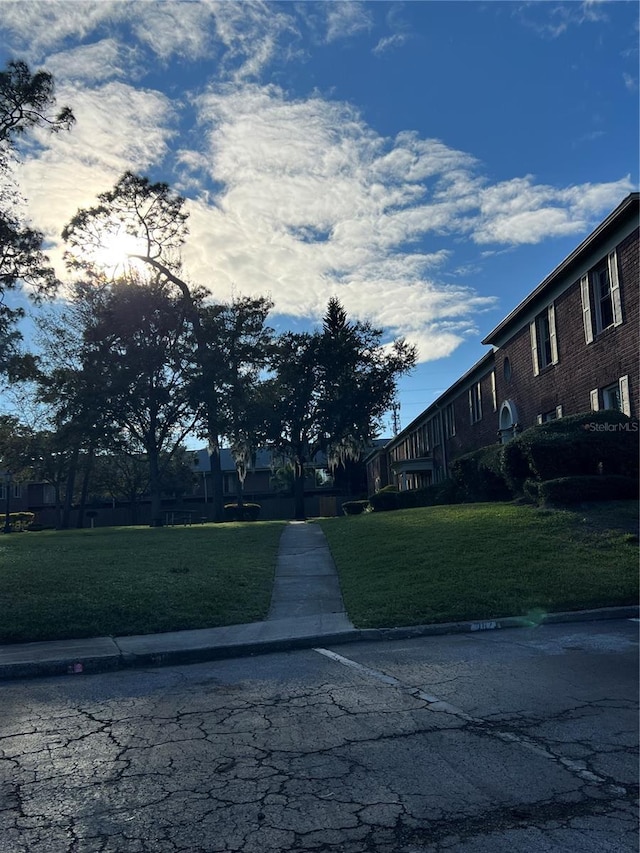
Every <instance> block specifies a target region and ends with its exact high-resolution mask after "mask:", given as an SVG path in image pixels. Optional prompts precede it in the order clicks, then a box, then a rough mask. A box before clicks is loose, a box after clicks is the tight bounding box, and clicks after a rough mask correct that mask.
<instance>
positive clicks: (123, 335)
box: [79, 281, 197, 526]
mask: <svg viewBox="0 0 640 853" xmlns="http://www.w3.org/2000/svg"><path fill="white" fill-rule="evenodd" d="M79 294H80V296H81V297H82V298H84V299H85V300H87V302H88V310H87V311H86V316H87V326H86V328H85V332H84V349H83V361H84V365H85V368H86V370H87V371H88V372H89V374H90V375H91V376H93V377H97V381H98V384H99V387H100V396H101V408H102V417H103V418H104V421H105V424H106V426H107V428H108V430H109V441H110V445H111V446H112V447H119V448H121V449H123V450H126V451H127V452H129V453H144V454H146V458H147V460H148V464H149V489H150V493H151V518H152V525H154V526H160V525H161V524H162V518H161V491H162V459H163V457H166V458H171V457H172V456H173V455H174V454H175V453H176V452H177V451H178V449H179V447H180V445H181V443H182V441H183V439H184V438H185V436H186V435H187V434H188V433H189V432H191V430H192V429H193V427H194V422H195V418H196V417H197V413H195V414H194V412H193V409H192V406H191V400H190V397H189V382H190V378H191V370H192V368H191V356H192V352H193V341H192V338H191V335H190V332H189V329H188V327H187V326H186V325H185V323H184V318H183V316H182V307H183V306H182V301H181V300H180V299H176V298H175V297H174V296H172V295H171V294H170V293H167V291H166V289H165V288H164V287H163V285H162V282H158V281H154V282H150V283H145V284H142V283H139V282H134V281H116V282H113V283H112V284H110V285H105V286H104V287H103V288H102V289H100V290H96V289H95V288H92V287H84V288H81V289H80V291H79Z"/></svg>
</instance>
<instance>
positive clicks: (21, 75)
mask: <svg viewBox="0 0 640 853" xmlns="http://www.w3.org/2000/svg"><path fill="white" fill-rule="evenodd" d="M54 107H55V92H54V81H53V77H52V76H51V74H48V73H47V72H46V71H37V72H36V73H35V74H32V73H31V71H30V70H29V67H28V66H27V65H26V64H25V63H24V62H20V61H12V62H8V63H7V66H6V68H5V69H4V70H2V71H0V186H1V190H0V372H6V373H7V374H8V375H9V377H10V378H12V379H18V378H22V376H23V374H24V372H25V371H28V370H29V369H30V368H31V367H33V364H32V358H31V357H30V356H25V355H24V354H23V353H22V352H21V350H20V341H21V338H22V336H21V334H20V332H19V331H18V330H17V329H16V323H17V321H18V320H19V319H20V318H21V317H22V316H24V311H23V309H21V308H13V307H11V306H10V305H9V304H7V301H6V300H5V299H4V298H3V295H4V293H5V292H6V291H7V290H13V289H17V288H19V287H20V286H21V285H22V284H28V285H29V286H30V288H31V289H30V295H31V296H32V297H33V298H34V299H38V298H39V297H41V296H43V295H50V294H52V293H53V292H54V291H55V289H56V287H57V284H58V282H57V279H56V276H55V273H54V271H53V268H52V267H51V265H50V263H49V259H48V258H47V256H46V255H45V254H44V253H43V252H42V251H41V249H42V243H43V239H44V238H43V235H42V234H41V233H40V232H39V231H36V230H34V229H33V228H29V227H28V226H27V225H25V224H24V222H23V221H21V220H22V213H21V209H20V207H21V206H20V194H19V192H18V191H17V189H16V188H15V186H14V185H13V181H12V176H11V159H12V157H13V152H14V149H15V147H16V143H17V140H18V139H19V138H20V137H21V136H22V135H23V134H25V133H26V132H27V131H29V130H31V129H32V128H34V127H38V126H39V127H48V128H49V129H50V130H52V131H54V132H56V131H58V130H63V129H68V128H69V127H70V126H71V124H72V123H73V121H74V118H73V113H72V112H71V110H70V109H69V108H68V107H64V108H63V109H61V110H59V111H58V112H57V113H56V112H52V110H53V109H54Z"/></svg>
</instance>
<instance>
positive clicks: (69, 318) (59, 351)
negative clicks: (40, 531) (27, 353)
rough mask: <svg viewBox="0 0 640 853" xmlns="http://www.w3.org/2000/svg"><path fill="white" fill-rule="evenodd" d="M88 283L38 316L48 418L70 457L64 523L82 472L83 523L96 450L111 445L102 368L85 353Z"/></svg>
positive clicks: (40, 389)
mask: <svg viewBox="0 0 640 853" xmlns="http://www.w3.org/2000/svg"><path fill="white" fill-rule="evenodd" d="M84 289H86V286H85V285H82V284H78V285H76V291H75V297H74V298H72V299H70V300H69V301H68V302H67V303H66V305H65V307H64V309H62V310H60V307H59V306H56V308H55V310H54V309H52V310H51V311H49V312H46V313H41V314H40V316H39V317H38V318H37V319H36V324H37V326H38V329H39V336H38V344H39V348H40V354H39V357H38V363H37V369H36V371H35V377H36V379H35V381H36V391H37V396H38V400H39V402H40V404H42V405H44V406H45V416H46V423H47V426H48V428H49V429H50V431H52V432H53V433H54V434H56V435H57V436H59V441H60V442H61V446H62V448H63V450H64V453H63V457H64V458H65V459H67V460H68V465H67V467H66V468H65V469H64V470H65V473H66V484H65V489H64V506H63V508H62V511H61V514H60V518H59V526H60V527H62V528H63V529H66V528H67V527H68V526H69V522H70V515H71V508H72V504H73V502H74V500H75V499H76V498H77V489H76V479H77V477H78V475H81V477H82V480H81V487H80V491H79V504H80V506H79V512H78V527H82V526H83V518H84V505H85V503H86V498H87V494H88V490H89V484H90V478H91V473H92V468H93V462H94V456H95V453H96V451H99V450H100V449H103V450H104V449H106V448H108V447H110V442H109V431H108V426H107V423H106V421H105V417H104V407H103V402H102V379H101V373H100V372H96V371H92V369H91V363H90V361H89V360H87V359H86V358H85V357H84V347H85V341H84V332H85V329H86V327H87V326H88V325H90V323H91V322H92V314H91V309H90V307H89V306H90V305H91V303H92V300H91V299H85V298H84V296H83V291H84Z"/></svg>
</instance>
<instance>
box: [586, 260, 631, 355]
mask: <svg viewBox="0 0 640 853" xmlns="http://www.w3.org/2000/svg"><path fill="white" fill-rule="evenodd" d="M580 296H581V299H582V319H583V323H584V336H585V341H586V343H588V344H589V343H591V341H593V339H594V337H595V336H596V335H599V334H600V333H601V332H603V331H604V330H605V329H608V328H610V327H611V326H619V325H620V324H621V323H622V300H621V297H620V278H619V275H618V256H617V253H616V251H615V250H614V251H613V252H610V253H609V254H608V255H607V257H606V258H603V259H602V261H601V262H600V263H599V264H597V265H596V266H595V267H593V268H592V269H590V270H589V272H588V273H586V274H585V275H583V276H582V278H581V279H580Z"/></svg>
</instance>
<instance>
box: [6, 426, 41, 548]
mask: <svg viewBox="0 0 640 853" xmlns="http://www.w3.org/2000/svg"><path fill="white" fill-rule="evenodd" d="M32 462H33V431H32V430H31V429H29V428H28V427H26V426H25V425H24V424H22V423H20V421H19V420H18V418H16V417H15V416H13V415H0V471H1V472H2V473H3V475H4V479H5V487H6V494H5V507H4V527H3V532H4V533H11V518H10V516H11V486H12V483H13V482H14V481H15V480H20V479H22V478H23V477H24V476H25V475H26V474H27V472H28V471H30V470H31V465H32Z"/></svg>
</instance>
